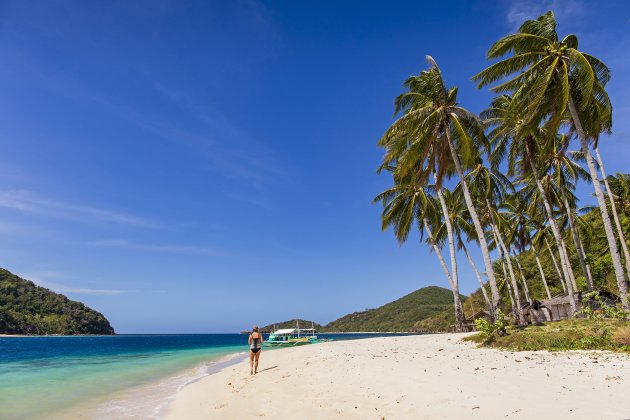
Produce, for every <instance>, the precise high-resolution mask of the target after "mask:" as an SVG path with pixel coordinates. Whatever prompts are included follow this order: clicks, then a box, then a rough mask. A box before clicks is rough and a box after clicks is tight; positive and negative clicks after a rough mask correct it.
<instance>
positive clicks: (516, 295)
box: [492, 222, 525, 325]
mask: <svg viewBox="0 0 630 420" xmlns="http://www.w3.org/2000/svg"><path fill="white" fill-rule="evenodd" d="M492 229H494V236H495V237H496V238H497V239H498V241H499V245H500V246H501V252H502V253H503V257H504V258H505V262H506V263H507V266H508V271H509V273H510V280H511V281H512V291H513V292H514V301H515V303H516V306H514V307H513V309H514V315H515V317H516V320H517V323H518V325H524V324H525V318H524V317H523V308H522V307H521V297H520V293H519V290H518V283H517V282H516V275H515V274H514V267H512V259H511V258H510V252H509V251H508V249H507V247H506V246H505V242H503V238H501V233H500V232H499V230H498V229H497V227H496V226H495V225H494V222H492Z"/></svg>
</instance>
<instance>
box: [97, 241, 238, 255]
mask: <svg viewBox="0 0 630 420" xmlns="http://www.w3.org/2000/svg"><path fill="white" fill-rule="evenodd" d="M87 245H89V246H97V247H107V248H117V249H123V250H128V251H140V252H164V253H172V254H188V255H205V256H209V257H226V256H230V254H228V253H226V252H223V251H221V250H218V249H216V248H210V247H202V246H192V245H173V244H148V243H141V242H133V241H128V240H126V239H106V240H101V241H91V242H88V243H87Z"/></svg>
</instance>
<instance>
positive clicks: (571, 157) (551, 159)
mask: <svg viewBox="0 0 630 420" xmlns="http://www.w3.org/2000/svg"><path fill="white" fill-rule="evenodd" d="M546 146H547V150H546V151H545V152H544V153H542V159H541V160H540V163H541V166H543V167H544V169H543V171H544V172H546V173H549V174H550V180H551V181H552V182H553V183H554V184H555V187H556V188H557V190H558V191H559V199H560V200H561V201H562V205H563V206H564V210H565V213H566V216H567V221H568V222H569V227H570V230H571V236H572V238H573V244H574V246H575V250H576V254H577V257H578V261H579V263H580V266H581V268H582V273H583V274H584V278H585V280H586V285H587V287H588V290H593V280H592V279H591V276H590V273H589V270H588V269H587V267H586V259H585V256H584V254H583V252H582V248H583V247H582V246H581V244H580V236H579V233H578V230H577V228H576V226H575V212H576V202H577V197H575V195H574V194H573V190H574V189H575V184H576V183H577V181H578V180H579V179H582V180H585V179H587V177H588V174H587V172H586V171H585V170H584V169H582V167H581V166H580V165H579V164H578V163H577V161H576V154H575V153H572V152H570V151H568V150H567V148H568V146H569V138H568V137H567V136H565V135H558V136H555V137H554V138H553V139H551V140H550V141H549V142H548V143H547V145H546ZM578 157H579V156H578Z"/></svg>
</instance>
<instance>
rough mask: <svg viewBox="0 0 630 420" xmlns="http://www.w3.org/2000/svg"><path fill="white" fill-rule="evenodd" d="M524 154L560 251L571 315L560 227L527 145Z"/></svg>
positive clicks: (571, 297)
mask: <svg viewBox="0 0 630 420" xmlns="http://www.w3.org/2000/svg"><path fill="white" fill-rule="evenodd" d="M525 155H526V158H527V162H528V164H529V166H530V168H531V170H532V173H533V175H534V181H536V187H537V188H538V192H539V193H540V196H541V198H542V201H543V205H544V207H545V211H546V212H547V219H548V220H549V225H550V226H551V232H552V233H553V236H554V238H555V240H556V243H557V244H558V251H559V253H560V264H561V266H562V272H563V273H564V277H565V278H566V279H567V288H568V292H569V304H570V306H571V316H573V314H574V313H575V312H576V310H577V307H576V304H575V295H574V294H573V285H572V284H571V277H570V276H569V266H568V262H569V259H568V258H566V259H565V258H563V255H562V253H563V247H562V245H563V243H564V241H563V239H562V235H560V229H558V225H557V224H556V220H555V219H554V218H553V212H552V211H551V205H549V200H547V194H546V193H545V189H544V188H543V185H542V183H541V182H540V179H539V178H538V170H537V169H536V165H534V162H533V160H532V156H531V153H530V151H529V148H528V147H526V153H525Z"/></svg>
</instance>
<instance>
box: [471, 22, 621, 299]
mask: <svg viewBox="0 0 630 420" xmlns="http://www.w3.org/2000/svg"><path fill="white" fill-rule="evenodd" d="M577 46H578V40H577V37H576V36H575V35H568V36H566V37H565V38H564V39H562V40H561V41H560V40H559V38H558V34H557V33H556V20H555V17H554V15H553V12H547V13H546V14H544V15H542V16H540V17H539V18H538V19H537V20H528V21H526V22H525V23H523V24H522V25H521V27H520V28H519V32H518V33H516V34H512V35H508V36H506V37H504V38H502V39H500V40H499V41H497V42H496V43H495V44H494V45H493V46H492V47H491V48H490V50H489V51H488V58H489V59H496V58H501V57H503V56H505V55H506V54H509V53H513V55H512V56H511V57H509V58H506V59H503V60H501V61H499V62H497V63H495V64H493V65H491V66H490V67H488V68H487V69H485V70H483V71H482V72H481V73H479V74H477V75H476V76H474V78H473V79H474V80H477V81H478V82H479V87H482V86H485V85H489V84H491V83H494V82H496V81H498V80H500V79H504V78H507V77H510V76H512V75H513V74H514V73H518V74H517V76H516V77H513V78H512V79H509V80H507V81H505V82H503V83H501V84H499V85H497V86H495V87H494V88H493V89H492V90H493V91H495V92H513V97H514V100H513V101H512V109H511V111H518V112H519V115H521V116H523V117H524V120H523V123H522V127H523V128H524V129H526V130H531V129H532V128H534V127H538V126H539V124H540V123H541V122H544V123H545V124H546V125H547V126H548V129H549V132H551V133H554V134H555V132H556V131H557V129H558V127H559V126H560V124H561V122H562V120H563V118H564V116H565V114H566V112H567V110H568V112H569V114H570V116H571V121H572V124H573V127H574V129H575V131H576V132H577V134H578V137H579V139H580V145H581V148H582V152H583V153H584V157H585V159H586V164H587V166H588V170H589V172H590V175H591V180H592V182H593V187H594V189H595V196H596V197H597V202H598V205H599V209H600V213H601V217H602V220H603V224H604V230H605V232H606V238H607V240H608V246H609V248H610V253H611V256H612V260H613V267H614V269H615V276H616V279H617V285H618V287H619V292H620V295H621V298H622V302H623V307H624V309H626V310H628V309H630V302H628V299H627V296H628V284H627V282H626V278H625V275H624V271H623V267H622V265H621V259H620V256H619V249H618V247H617V243H616V240H615V236H614V233H613V230H612V225H611V223H610V218H609V216H608V209H607V207H606V202H605V199H604V196H603V193H602V189H601V186H600V183H599V178H598V175H597V169H596V167H595V162H594V160H593V156H592V155H591V153H590V150H589V138H588V137H587V135H586V133H585V131H584V129H583V126H582V120H581V119H580V115H579V110H584V109H586V108H588V106H589V105H590V104H591V103H593V102H594V101H595V102H598V103H600V104H602V105H603V106H607V107H610V102H609V101H605V100H604V99H605V98H603V96H602V94H601V93H602V92H605V91H604V89H603V87H604V86H605V85H606V83H607V82H608V80H609V79H610V72H609V70H608V68H607V67H606V65H605V64H604V63H602V62H601V61H600V60H598V59H597V58H595V57H593V56H591V55H589V54H586V53H583V52H581V51H578V49H577ZM576 103H577V106H576ZM583 115H584V114H583ZM554 235H556V232H554ZM570 293H571V291H570Z"/></svg>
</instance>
